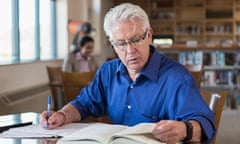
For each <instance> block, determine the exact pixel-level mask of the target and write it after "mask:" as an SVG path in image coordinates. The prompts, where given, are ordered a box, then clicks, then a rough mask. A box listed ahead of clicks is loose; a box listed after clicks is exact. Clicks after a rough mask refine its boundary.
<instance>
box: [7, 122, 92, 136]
mask: <svg viewBox="0 0 240 144" xmlns="http://www.w3.org/2000/svg"><path fill="white" fill-rule="evenodd" d="M88 125H89V124H84V123H81V124H80V123H71V124H67V125H64V126H62V127H59V128H56V129H50V130H47V129H44V128H42V127H41V125H39V124H34V125H29V126H24V127H19V128H11V129H9V130H8V131H5V132H3V133H2V137H5V138H55V137H56V138H57V137H59V136H61V137H63V136H66V135H69V134H71V133H73V132H75V131H77V130H79V129H82V128H84V127H87V126H88Z"/></svg>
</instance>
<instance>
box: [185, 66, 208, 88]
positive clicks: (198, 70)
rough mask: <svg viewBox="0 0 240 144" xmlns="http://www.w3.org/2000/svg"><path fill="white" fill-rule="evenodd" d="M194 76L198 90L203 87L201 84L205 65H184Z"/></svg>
mask: <svg viewBox="0 0 240 144" xmlns="http://www.w3.org/2000/svg"><path fill="white" fill-rule="evenodd" d="M184 66H185V67H186V68H187V69H188V70H189V71H190V73H191V74H192V76H193V78H194V80H195V82H196V84H197V86H198V88H200V86H201V82H202V77H203V74H204V70H203V65H202V64H196V65H195V64H193V65H188V64H187V65H184Z"/></svg>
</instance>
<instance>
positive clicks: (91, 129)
mask: <svg viewBox="0 0 240 144" xmlns="http://www.w3.org/2000/svg"><path fill="white" fill-rule="evenodd" d="M125 128H126V126H123V125H112V124H103V123H95V124H90V125H89V126H88V127H86V128H83V129H81V130H78V131H76V132H74V133H72V134H70V135H67V136H64V137H63V138H61V139H60V140H59V142H57V144H60V143H64V142H61V141H74V140H75V141H86V142H87V141H98V142H99V143H102V144H107V143H109V141H110V139H111V137H112V135H113V134H114V133H117V132H119V131H121V130H124V129H125Z"/></svg>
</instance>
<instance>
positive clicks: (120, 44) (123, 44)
mask: <svg viewBox="0 0 240 144" xmlns="http://www.w3.org/2000/svg"><path fill="white" fill-rule="evenodd" d="M116 45H118V46H125V45H126V43H125V42H119V43H116Z"/></svg>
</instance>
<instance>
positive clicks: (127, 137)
mask: <svg viewBox="0 0 240 144" xmlns="http://www.w3.org/2000/svg"><path fill="white" fill-rule="evenodd" d="M153 127H154V124H153V123H140V124H137V125H135V126H132V127H128V126H123V125H112V124H103V123H93V124H89V125H88V126H87V127H84V128H82V129H79V130H77V131H76V132H74V133H72V134H70V135H66V136H64V137H63V138H61V139H60V140H58V141H57V144H74V143H77V144H81V143H82V144H121V143H122V144H161V142H160V141H158V140H157V139H155V138H154V137H153V136H152V133H151V132H152V130H153Z"/></svg>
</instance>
